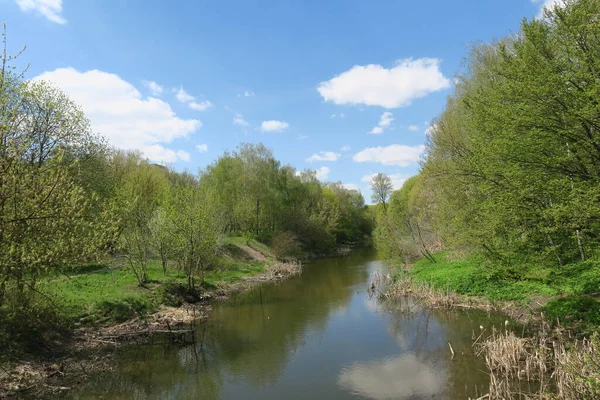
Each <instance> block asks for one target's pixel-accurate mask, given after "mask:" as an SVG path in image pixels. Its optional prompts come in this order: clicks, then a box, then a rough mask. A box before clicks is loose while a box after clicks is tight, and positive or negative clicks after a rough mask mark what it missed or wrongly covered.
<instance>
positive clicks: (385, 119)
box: [368, 111, 394, 135]
mask: <svg viewBox="0 0 600 400" xmlns="http://www.w3.org/2000/svg"><path fill="white" fill-rule="evenodd" d="M392 121H394V114H392V113H391V112H389V111H386V112H384V113H383V114H381V117H379V123H378V124H377V126H376V127H374V128H373V129H371V130H370V131H369V132H368V133H370V134H372V135H380V134H382V133H383V131H384V130H386V128H388V127H389V126H390V125H391V124H392Z"/></svg>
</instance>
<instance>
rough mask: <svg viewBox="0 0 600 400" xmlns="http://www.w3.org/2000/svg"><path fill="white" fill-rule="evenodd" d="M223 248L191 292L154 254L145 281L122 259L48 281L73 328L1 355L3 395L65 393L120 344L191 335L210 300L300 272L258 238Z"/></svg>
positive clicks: (105, 363) (100, 367) (235, 240)
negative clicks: (36, 347)
mask: <svg viewBox="0 0 600 400" xmlns="http://www.w3.org/2000/svg"><path fill="white" fill-rule="evenodd" d="M222 249H223V250H222V254H221V263H220V267H219V268H217V269H215V270H212V271H207V272H205V274H204V277H203V278H204V282H203V284H202V285H201V287H199V288H198V290H197V291H194V292H192V293H190V292H189V291H187V290H186V287H185V283H186V277H185V275H184V274H183V273H182V272H181V271H179V270H177V269H174V268H168V269H167V271H166V273H165V272H164V271H163V269H162V264H161V263H160V261H156V260H155V261H151V262H150V263H149V265H148V275H149V283H148V284H147V285H145V286H144V287H140V286H139V285H137V282H136V281H135V277H134V276H132V275H133V274H131V272H130V271H129V270H128V268H127V267H126V265H124V264H123V263H120V262H119V261H118V260H111V262H108V263H106V264H99V265H88V266H83V267H80V268H78V269H77V270H76V271H75V273H74V274H73V275H70V276H63V277H58V278H55V279H52V280H49V281H47V282H44V286H43V287H44V289H46V292H47V293H48V296H50V298H52V301H53V302H54V303H55V304H56V306H57V307H59V308H60V310H61V314H62V315H63V317H64V318H65V319H66V320H67V321H69V326H68V327H66V330H68V333H66V334H63V335H62V336H61V337H57V338H56V339H54V340H53V341H52V342H50V343H47V344H45V346H44V348H42V349H40V351H39V352H38V353H37V354H35V353H22V354H18V355H12V357H11V358H10V359H8V360H2V361H3V362H2V364H1V365H0V398H10V397H12V396H18V395H26V396H30V397H35V398H37V397H40V396H50V397H51V396H55V395H59V394H60V393H61V392H64V391H67V390H69V389H70V387H71V386H73V385H76V384H77V383H78V382H81V381H82V380H85V379H86V378H87V376H89V375H91V374H96V373H99V372H102V371H105V370H108V369H110V368H111V360H112V358H113V356H114V350H115V349H116V348H118V347H119V346H121V345H122V344H124V343H131V342H148V341H153V340H154V339H153V337H154V336H155V335H156V334H166V335H167V340H171V339H169V335H170V334H179V333H181V332H184V333H185V332H189V333H190V334H193V329H194V328H193V323H194V322H195V321H197V320H200V319H204V318H206V317H208V315H209V314H210V311H211V305H210V303H211V301H212V300H214V299H221V298H225V297H227V296H229V295H231V294H233V293H235V292H239V291H242V290H245V289H248V288H250V287H252V286H254V285H256V284H258V283H262V282H271V281H277V280H282V279H285V278H288V277H290V276H294V275H297V274H299V273H300V272H301V264H300V263H297V262H294V261H288V262H284V263H282V262H279V261H277V260H276V259H275V257H274V255H273V252H272V251H271V249H270V248H269V247H268V246H266V245H264V244H262V243H260V242H257V241H255V240H247V239H245V238H239V237H230V238H227V239H226V241H225V243H224V245H223V246H222ZM173 267H174V265H173ZM34 354H35V355H34Z"/></svg>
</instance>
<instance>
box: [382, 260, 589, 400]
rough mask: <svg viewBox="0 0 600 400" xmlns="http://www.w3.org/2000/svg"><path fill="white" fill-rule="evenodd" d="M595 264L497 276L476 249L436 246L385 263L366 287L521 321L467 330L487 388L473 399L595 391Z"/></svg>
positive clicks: (573, 396) (565, 396)
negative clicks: (463, 253)
mask: <svg viewBox="0 0 600 400" xmlns="http://www.w3.org/2000/svg"><path fill="white" fill-rule="evenodd" d="M486 267H488V268H486ZM599 272H600V268H599V266H598V265H597V264H596V263H594V262H592V261H587V262H580V263H575V264H570V265H566V266H563V267H561V269H560V270H558V271H557V270H544V269H540V268H536V269H533V268H532V269H531V270H527V269H524V270H522V271H520V273H519V274H518V275H515V276H510V275H504V276H498V275H495V274H494V273H493V272H492V271H490V269H489V265H486V263H485V261H484V260H483V259H482V258H479V257H477V256H470V257H462V258H461V257H455V256H453V255H452V254H449V253H438V254H435V255H434V256H433V259H432V260H429V259H421V260H417V261H416V262H415V263H414V264H412V265H408V266H407V265H399V264H396V265H392V268H391V270H390V272H389V273H388V275H387V276H382V277H379V281H381V283H383V284H382V285H375V286H373V287H372V289H373V290H378V291H379V292H378V294H379V296H380V297H382V298H386V299H389V300H390V301H397V300H399V299H401V298H404V297H406V296H411V297H412V298H413V299H415V300H417V301H419V302H421V303H422V304H423V305H425V306H427V307H433V308H447V309H452V308H475V309H482V310H486V311H494V312H500V313H502V314H504V315H507V317H508V318H509V319H511V320H513V321H517V322H519V323H521V324H523V327H522V328H520V329H518V330H519V332H516V331H514V328H513V327H512V326H509V325H512V323H510V322H509V321H508V320H507V321H506V323H507V324H506V326H505V328H504V329H503V330H499V331H496V330H493V331H491V332H487V331H485V330H484V329H483V327H482V330H481V332H477V333H475V332H474V347H475V348H477V351H478V355H479V356H480V357H481V358H483V359H484V360H485V362H486V365H487V367H488V369H489V374H490V389H489V390H490V391H489V393H488V394H487V395H485V396H483V397H480V399H504V398H520V397H519V396H523V395H525V396H534V397H535V398H541V399H546V398H548V399H550V398H560V399H579V398H586V399H599V398H600V357H599V355H598V354H599V353H598V351H599V348H600V342H599V338H598V335H597V328H598V327H599V326H600V303H599V302H598V301H597V297H598V289H597V282H598V273H599ZM517 276H518V278H517ZM526 331H527V332H528V333H527V334H526V335H524V332H526ZM557 395H558V397H556V396H557Z"/></svg>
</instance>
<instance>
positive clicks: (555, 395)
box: [475, 325, 600, 400]
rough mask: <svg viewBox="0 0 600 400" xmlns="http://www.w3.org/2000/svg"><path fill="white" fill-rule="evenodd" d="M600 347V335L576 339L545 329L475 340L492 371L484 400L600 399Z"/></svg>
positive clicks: (503, 332)
mask: <svg viewBox="0 0 600 400" xmlns="http://www.w3.org/2000/svg"><path fill="white" fill-rule="evenodd" d="M480 338H481V335H480ZM599 344H600V341H599V340H598V338H597V337H594V338H592V339H583V340H575V341H573V340H572V338H571V337H570V336H569V335H568V333H566V332H564V331H561V330H554V331H550V329H549V327H548V326H547V325H541V326H540V328H539V330H538V331H537V332H536V333H535V335H533V336H532V337H519V336H517V335H515V333H514V332H512V331H508V330H506V331H495V330H494V331H493V332H492V334H491V335H490V336H489V337H487V338H486V339H485V340H483V341H481V342H480V341H479V340H476V342H475V346H476V347H477V349H478V353H479V355H481V356H482V357H484V359H485V361H486V364H487V367H488V368H489V370H490V392H489V394H488V395H487V397H486V398H489V399H517V398H518V399H561V400H579V399H586V400H594V399H600V354H599V353H598V345H599Z"/></svg>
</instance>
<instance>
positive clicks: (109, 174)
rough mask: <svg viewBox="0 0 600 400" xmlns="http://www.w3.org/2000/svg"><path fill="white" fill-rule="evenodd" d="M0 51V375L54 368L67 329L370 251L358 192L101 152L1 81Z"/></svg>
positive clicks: (61, 97)
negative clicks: (35, 363) (354, 248)
mask: <svg viewBox="0 0 600 400" xmlns="http://www.w3.org/2000/svg"><path fill="white" fill-rule="evenodd" d="M3 38H4V52H3V55H2V59H1V65H0V348H1V349H2V353H1V358H2V360H0V361H2V362H6V361H12V360H22V359H24V358H25V359H26V358H27V357H30V358H34V359H35V358H36V357H37V358H39V357H44V355H46V354H48V355H49V356H56V354H63V353H64V349H63V348H62V347H61V346H63V347H64V345H65V344H68V343H70V342H69V341H68V340H67V339H68V338H69V337H72V335H73V332H75V331H76V330H78V329H90V328H91V327H100V326H104V325H107V324H108V325H111V324H115V323H118V322H122V321H126V320H129V319H131V318H138V319H139V318H142V319H143V318H146V317H148V316H149V314H152V313H153V312H155V311H156V310H157V309H158V308H159V307H160V306H161V305H172V306H178V305H181V304H182V303H183V302H186V301H188V302H195V301H200V300H203V299H205V298H207V297H210V296H211V295H219V294H222V293H223V292H225V291H227V290H228V289H230V288H231V286H232V284H231V283H232V282H237V281H240V280H242V278H245V277H249V276H254V275H260V278H255V279H277V278H279V277H280V276H283V275H288V274H293V273H296V272H297V271H298V266H299V265H298V264H294V262H293V259H295V258H302V257H307V256H310V255H314V254H321V253H327V252H329V251H331V250H332V249H335V248H337V247H340V246H346V245H348V244H352V243H356V242H362V241H365V240H368V239H369V238H370V233H371V227H372V217H371V215H370V211H369V209H368V207H367V206H366V205H365V203H364V199H363V197H362V195H361V194H360V192H358V191H356V190H348V189H345V188H344V187H343V186H342V185H341V184H340V183H335V182H329V183H321V182H320V181H319V180H318V179H317V177H316V173H315V172H314V171H310V170H305V171H296V170H295V169H294V168H293V167H291V166H289V165H282V164H281V163H280V162H279V161H277V160H276V159H275V157H274V156H273V154H272V152H271V151H270V150H269V149H267V148H266V147H264V146H263V145H260V144H241V145H240V146H239V147H238V148H237V149H236V150H235V151H232V152H227V153H225V154H224V155H223V156H221V157H220V158H218V159H217V160H216V161H215V162H214V163H213V164H211V165H209V166H208V167H207V168H206V169H204V170H202V171H199V172H198V173H197V174H195V173H191V172H187V171H186V172H176V171H174V170H172V169H170V168H167V167H164V166H161V165H156V164H152V163H150V162H149V161H148V160H146V159H145V158H144V157H143V156H142V154H141V153H140V152H137V151H123V150H116V149H112V148H110V147H109V146H108V145H107V144H106V143H105V141H104V140H103V139H102V137H101V135H99V134H97V133H95V132H92V130H91V128H90V123H89V121H88V120H87V119H86V117H85V115H84V113H83V112H82V111H81V110H80V108H79V107H78V106H77V105H76V104H74V103H73V102H72V101H71V100H70V99H69V98H68V97H67V96H66V95H65V94H64V93H62V92H61V91H60V90H59V89H57V88H55V87H53V86H51V85H50V84H48V83H45V82H40V81H29V80H26V79H25V77H24V73H21V74H19V73H18V72H17V71H16V70H15V69H14V67H13V65H14V63H15V61H14V60H15V58H16V57H17V56H18V55H19V54H20V53H18V54H16V55H10V54H9V53H8V52H7V51H6V34H5V33H4V35H3ZM246 281H248V280H247V279H246ZM4 372H6V371H4ZM3 383H4V381H3Z"/></svg>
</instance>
